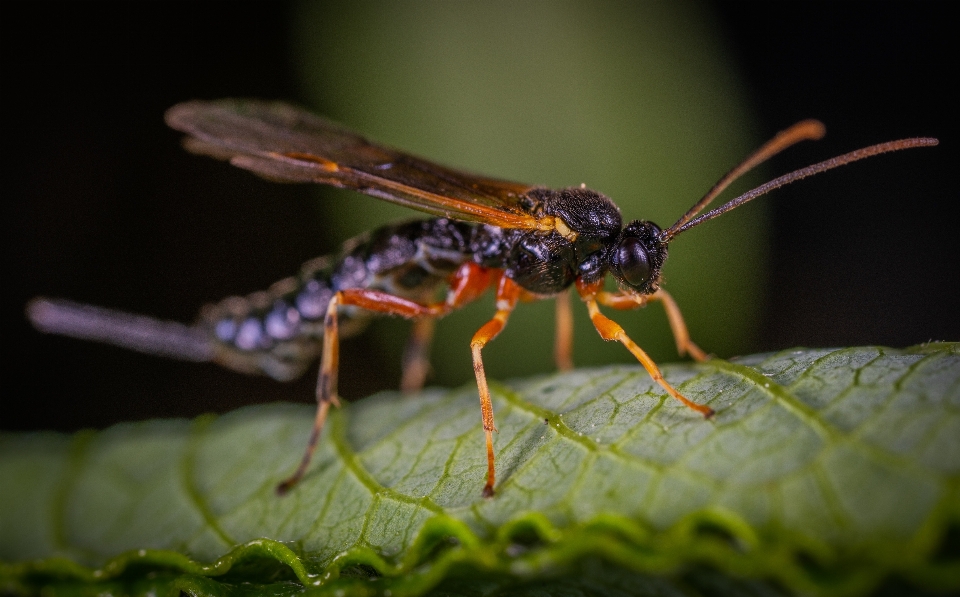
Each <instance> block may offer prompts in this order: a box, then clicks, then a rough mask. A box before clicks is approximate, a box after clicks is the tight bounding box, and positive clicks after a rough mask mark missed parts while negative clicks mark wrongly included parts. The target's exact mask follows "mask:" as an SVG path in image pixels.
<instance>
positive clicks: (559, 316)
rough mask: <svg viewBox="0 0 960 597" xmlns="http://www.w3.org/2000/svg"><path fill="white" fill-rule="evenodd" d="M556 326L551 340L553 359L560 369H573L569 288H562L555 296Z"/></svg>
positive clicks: (571, 311)
mask: <svg viewBox="0 0 960 597" xmlns="http://www.w3.org/2000/svg"><path fill="white" fill-rule="evenodd" d="M556 301H557V303H556V320H557V328H556V331H555V334H554V340H553V360H554V362H556V364H557V369H559V370H560V371H569V370H571V369H573V307H572V306H571V305H570V290H569V289H567V290H564V291H563V292H561V293H560V294H558V295H557V298H556Z"/></svg>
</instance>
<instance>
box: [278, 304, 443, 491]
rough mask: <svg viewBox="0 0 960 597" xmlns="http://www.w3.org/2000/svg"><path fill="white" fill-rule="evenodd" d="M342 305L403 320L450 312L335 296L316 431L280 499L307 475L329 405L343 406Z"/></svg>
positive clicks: (281, 486)
mask: <svg viewBox="0 0 960 597" xmlns="http://www.w3.org/2000/svg"><path fill="white" fill-rule="evenodd" d="M340 305H344V306H347V305H350V306H355V307H360V308H361V309H366V310H368V311H375V312H379V313H386V314H390V315H400V316H402V317H437V316H439V315H442V314H443V313H445V312H446V310H447V307H446V305H445V304H439V305H429V306H425V305H421V304H419V303H416V302H414V301H410V300H407V299H404V298H401V297H398V296H394V295H392V294H387V293H385V292H381V291H378V290H365V289H349V290H341V291H340V292H337V293H336V294H334V295H333V298H332V299H330V303H329V304H328V305H327V314H326V316H325V318H324V320H323V356H322V357H321V358H320V373H319V375H318V377H317V415H316V417H315V418H314V421H313V430H312V431H311V432H310V439H309V440H308V441H307V448H306V449H305V450H304V452H303V457H302V458H301V459H300V464H299V465H298V466H297V470H296V471H295V472H294V473H293V475H291V476H290V477H289V478H288V479H286V480H284V481H283V482H282V483H280V484H279V485H277V493H278V494H280V495H284V494H286V493H287V492H289V491H290V490H291V489H292V488H293V487H294V486H295V485H296V484H297V483H298V482H299V481H300V479H302V478H303V475H304V473H306V472H307V468H308V467H309V466H310V460H311V459H312V458H313V453H314V451H316V449H317V442H318V441H319V439H320V432H321V431H323V424H324V423H325V422H326V420H327V413H328V412H329V411H330V405H331V404H335V405H338V406H339V404H340V402H339V399H338V398H337V369H338V364H339V360H340V338H339V336H338V323H337V308H338V306H340Z"/></svg>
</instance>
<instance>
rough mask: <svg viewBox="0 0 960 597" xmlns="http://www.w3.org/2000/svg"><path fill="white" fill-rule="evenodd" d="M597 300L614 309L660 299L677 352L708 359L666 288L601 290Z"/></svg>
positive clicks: (641, 304) (704, 359)
mask: <svg viewBox="0 0 960 597" xmlns="http://www.w3.org/2000/svg"><path fill="white" fill-rule="evenodd" d="M596 298H597V302H599V303H600V304H601V305H606V306H607V307H612V308H614V309H621V310H625V309H636V308H638V307H643V306H644V305H646V304H647V303H648V302H649V301H660V302H662V303H663V309H664V311H666V312H667V321H669V322H670V330H671V331H672V332H673V339H674V341H675V342H676V343H677V352H678V353H679V354H680V356H683V355H685V354H689V355H690V356H691V357H692V358H693V359H694V360H695V361H700V362H703V361H706V360H707V359H708V358H710V357H708V356H707V353H705V352H703V350H702V349H701V348H700V347H699V346H697V345H696V344H694V343H693V340H691V339H690V333H689V332H688V331H687V324H686V323H684V321H683V315H682V314H681V313H680V307H678V306H677V303H676V301H674V300H673V297H672V296H670V294H669V293H668V292H667V291H666V290H664V289H662V288H661V289H659V290H657V291H656V292H654V293H653V294H650V295H635V294H629V293H611V292H606V291H600V292H598V293H597V294H596Z"/></svg>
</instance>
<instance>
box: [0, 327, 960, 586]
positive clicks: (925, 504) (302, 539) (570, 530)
mask: <svg viewBox="0 0 960 597" xmlns="http://www.w3.org/2000/svg"><path fill="white" fill-rule="evenodd" d="M664 372H665V375H666V377H667V379H668V380H670V381H671V382H672V383H674V384H676V385H677V386H678V387H679V388H680V389H681V391H682V392H683V393H684V394H686V395H687V396H688V397H690V398H691V399H693V400H696V401H698V402H703V403H708V404H710V405H711V406H712V407H713V408H714V409H716V411H717V414H716V416H715V417H714V418H713V419H711V420H704V419H702V418H701V417H699V416H696V415H695V414H694V413H692V412H691V411H689V410H687V409H686V408H684V407H683V406H682V405H679V404H678V403H676V402H675V401H673V400H672V399H670V398H668V397H666V396H665V395H664V393H663V392H662V391H661V390H660V388H659V386H657V385H656V384H654V383H653V382H652V381H651V379H650V377H649V376H648V375H647V374H646V373H645V372H644V371H643V370H642V369H640V368H638V367H628V366H615V367H607V368H600V369H591V370H581V371H575V372H571V373H564V374H559V375H552V376H547V377H539V378H534V379H529V380H518V381H513V382H510V383H507V384H504V385H498V384H494V393H495V397H494V408H495V411H496V416H497V425H498V427H499V434H498V435H497V437H496V449H497V467H498V469H497V474H498V487H497V490H498V493H497V495H496V497H494V498H493V499H487V500H485V499H483V498H481V497H480V490H481V488H482V486H483V479H484V475H485V460H484V453H483V444H482V433H481V431H480V424H479V409H478V404H477V400H476V393H475V392H476V390H475V388H474V387H472V386H466V387H463V388H461V389H458V390H452V391H443V390H430V391H427V392H424V393H423V394H422V395H420V396H419V397H416V398H415V399H414V398H402V397H399V396H397V395H395V394H392V393H391V394H380V395H377V396H373V397H371V398H368V399H365V400H363V401H360V402H357V403H354V404H350V405H347V406H346V407H344V408H342V409H340V410H339V411H337V412H336V413H335V414H334V415H333V416H332V417H331V418H330V421H329V426H328V428H327V430H326V431H325V434H324V438H323V441H322V442H321V445H320V448H319V450H318V453H317V458H316V459H315V461H314V463H313V465H312V466H311V469H310V473H309V474H308V475H307V477H306V478H305V479H304V481H303V483H302V484H301V485H300V486H298V487H297V488H296V489H295V490H294V491H293V492H292V493H291V494H290V495H289V496H287V497H284V498H278V497H276V496H275V495H274V493H273V488H274V486H275V484H276V483H277V481H278V480H279V479H281V478H282V477H284V476H285V475H286V474H287V473H289V472H290V471H291V470H292V468H293V467H294V466H295V464H296V461H297V459H298V458H299V456H300V452H301V449H302V447H303V443H304V442H305V440H306V436H307V434H308V432H309V427H310V424H311V421H312V412H311V410H310V409H309V408H308V407H305V406H294V405H285V404H274V405H267V406H261V407H253V408H244V409H241V410H238V411H236V412H233V413H230V414H228V415H224V416H220V417H213V416H208V417H201V418H199V419H197V420H194V421H187V420H165V421H146V422H141V423H128V424H122V425H117V426H114V427H111V428H110V429H107V430H105V431H102V432H84V433H79V434H76V435H73V436H66V435H61V434H54V433H37V434H6V435H3V436H0V479H2V484H0V560H2V562H3V563H2V564H0V591H7V592H21V593H36V592H39V591H41V590H44V591H45V592H46V593H48V594H51V595H66V594H94V593H96V594H104V593H107V594H109V593H124V594H136V595H139V594H164V595H168V594H169V595H172V594H178V593H179V592H181V591H184V592H186V593H188V594H198V595H240V594H244V595H245V594H248V593H256V594H268V595H288V594H294V593H301V592H307V593H310V594H316V595H337V594H341V595H345V594H387V592H389V594H391V595H394V596H396V595H423V594H427V593H428V592H430V591H431V590H434V589H435V590H437V591H443V593H444V594H454V595H460V594H463V595H474V594H493V593H496V594H517V595H520V594H529V592H530V591H532V590H535V589H538V588H543V587H546V586H553V587H557V589H556V590H557V591H560V590H561V589H560V588H559V587H565V588H564V589H563V590H564V591H567V593H568V594H626V593H627V592H629V593H632V594H650V595H653V594H657V595H662V594H677V595H693V594H734V595H737V594H743V595H748V594H749V595H756V594H771V595H773V594H784V592H787V593H789V592H807V593H815V594H827V595H860V594H864V593H866V592H869V591H870V590H872V589H874V588H876V587H878V586H881V585H883V583H890V582H897V583H902V586H906V587H913V586H920V587H924V588H928V589H937V590H957V589H958V588H960V553H958V550H957V546H956V542H957V541H956V534H957V529H958V528H960V524H958V521H960V490H958V480H960V346H958V345H957V344H946V343H939V344H927V345H922V346H918V347H914V348H911V349H907V350H893V349H887V348H873V347H867V348H851V349H843V350H835V349H834V350H827V349H824V350H795V351H788V352H781V353H775V354H761V355H754V356H749V357H744V358H741V359H736V360H733V361H724V360H720V359H716V360H712V361H709V362H707V363H702V364H689V365H672V366H667V367H665V368H664ZM744 579H766V580H768V581H769V580H772V581H775V583H776V584H775V585H770V584H765V583H764V582H760V581H758V580H744ZM758 582H759V583H760V584H758ZM544 583H548V584H544ZM558 583H559V584H558ZM776 586H779V587H782V589H775V588H774V587H776ZM478 587H481V588H478ZM482 587H485V588H482ZM628 588H629V590H628Z"/></svg>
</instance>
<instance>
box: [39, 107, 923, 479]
mask: <svg viewBox="0 0 960 597" xmlns="http://www.w3.org/2000/svg"><path fill="white" fill-rule="evenodd" d="M166 122H167V124H169V125H170V126H171V127H172V128H174V129H176V130H179V131H181V132H184V133H186V135H187V137H186V138H185V140H184V145H185V147H186V148H187V149H188V150H189V151H192V152H194V153H198V154H204V155H208V156H212V157H215V158H219V159H224V160H229V162H230V163H231V164H233V165H234V166H237V167H240V168H243V169H246V170H249V171H251V172H254V173H256V174H258V175H260V176H262V177H265V178H267V179H271V180H276V181H283V182H311V183H320V184H327V185H332V186H335V187H341V188H347V189H353V190H355V191H359V192H361V193H365V194H368V195H372V196H374V197H378V198H380V199H383V200H385V201H390V202H392V203H397V204H399V205H403V206H406V207H409V208H412V209H415V210H419V211H421V212H426V213H427V214H429V215H431V216H432V217H431V218H429V219H426V220H419V221H412V222H406V223H400V224H393V225H388V226H384V227H382V228H379V229H377V230H374V231H372V232H370V233H369V234H366V235H364V236H361V237H358V238H355V239H353V240H351V241H348V242H347V243H346V244H345V245H344V247H343V249H342V251H341V252H340V254H338V255H336V256H332V257H321V258H319V259H316V260H313V261H310V262H307V263H306V264H304V265H303V267H302V268H301V270H300V272H299V274H297V275H296V276H294V277H291V278H287V279H284V280H281V281H280V282H277V283H276V284H274V285H273V286H272V287H270V288H269V289H268V290H266V291H262V292H255V293H253V294H250V295H248V296H246V297H231V298H227V299H225V300H223V301H221V302H220V303H217V304H213V305H208V306H206V307H204V308H203V309H202V310H201V313H200V317H199V321H198V322H197V323H196V324H193V325H184V324H180V323H175V322H166V321H158V320H155V319H152V318H149V317H143V316H139V315H132V314H128V313H122V312H117V311H113V310H108V309H102V308H99V307H93V306H90V305H81V304H77V303H72V302H69V301H64V300H51V299H44V298H38V299H34V301H32V302H31V304H30V305H29V307H28V315H29V317H30V319H31V320H32V322H33V324H34V325H35V326H36V327H37V328H38V329H40V330H41V331H45V332H52V333H59V334H64V335H70V336H75V337H79V338H84V339H90V340H99V341H104V342H108V343H112V344H116V345H120V346H124V347H127V348H132V349H135V350H140V351H142V352H147V353H152V354H158V355H163V356H171V357H176V358H180V359H188V360H195V361H212V362H216V363H218V364H220V365H223V366H226V367H228V368H231V369H235V370H238V371H241V372H245V373H261V374H266V375H269V376H271V377H273V378H275V379H278V380H289V379H293V378H295V377H297V376H299V375H301V374H302V373H303V372H304V371H305V369H306V368H307V367H309V365H310V364H311V363H312V362H314V361H315V360H316V359H317V357H319V358H320V368H319V374H318V380H317V390H316V399H317V410H316V416H315V418H314V422H313V428H312V432H311V434H310V438H309V440H308V442H307V446H306V449H305V450H304V454H303V457H302V458H301V460H300V463H299V466H298V467H297V469H296V471H295V472H294V473H293V474H292V475H291V476H290V477H289V478H287V479H286V480H284V481H283V482H282V483H280V484H279V485H278V486H277V491H278V493H280V494H284V493H286V492H288V491H290V490H291V489H292V488H293V487H294V486H295V485H296V484H297V482H298V481H299V480H300V479H301V478H302V477H303V476H304V474H305V473H306V471H307V470H308V468H309V465H310V461H311V458H312V456H313V453H314V450H315V449H316V446H317V442H318V440H319V437H320V434H321V431H322V429H323V426H324V421H325V420H326V418H327V415H328V413H329V410H330V407H331V406H333V405H339V399H338V397H337V370H338V355H339V341H340V338H341V337H346V336H348V335H350V334H352V333H355V332H356V331H358V330H359V329H360V327H362V324H363V323H364V321H365V320H366V319H368V318H369V317H371V316H374V315H395V316H401V317H405V318H408V319H411V320H413V322H414V325H413V332H412V334H411V341H410V342H409V344H408V347H407V350H406V353H405V356H404V366H403V379H402V381H401V387H402V388H403V389H404V390H413V389H417V388H419V387H421V386H422V385H423V382H424V378H425V376H426V373H427V370H428V358H427V354H428V351H429V343H430V338H431V335H432V329H433V324H434V321H435V320H436V319H438V318H440V317H443V316H444V315H446V314H448V313H450V312H451V311H453V310H455V309H459V308H461V307H463V306H464V305H466V304H468V303H470V302H471V301H473V300H475V299H476V298H477V297H479V296H480V295H481V294H483V293H485V292H486V291H488V290H492V291H493V293H494V295H495V299H496V303H495V304H496V311H495V313H494V314H493V317H492V318H491V319H490V320H489V321H488V322H487V323H485V324H484V325H483V326H482V327H481V328H480V329H479V330H477V332H476V333H475V334H474V335H473V338H472V339H471V340H470V350H471V352H472V356H473V369H474V373H475V376H476V381H477V388H478V392H479V396H480V412H481V418H482V422H483V432H484V437H485V443H486V459H487V478H486V483H485V485H484V487H483V496H484V497H490V496H492V495H493V493H494V485H495V481H496V475H495V457H494V449H493V433H494V431H496V426H495V424H494V415H493V405H492V402H491V399H490V389H489V387H488V384H487V377H486V374H485V373H484V368H483V358H482V351H483V349H484V347H485V346H486V345H487V344H488V343H489V342H490V341H491V340H493V339H494V338H496V337H497V335H498V334H499V333H500V332H501V331H502V330H503V328H504V326H506V324H507V321H508V319H509V318H510V314H511V313H512V312H513V310H514V309H515V308H516V306H517V304H518V303H519V302H525V301H534V300H540V299H546V298H557V303H558V309H557V314H558V317H557V321H558V325H557V328H558V329H557V335H556V338H557V340H556V346H555V356H556V360H557V363H558V365H559V366H560V368H562V369H563V368H569V367H570V366H571V363H570V352H571V338H572V333H571V326H572V319H571V317H570V313H569V310H570V307H569V299H568V298H567V297H568V296H569V293H568V292H567V291H568V289H570V288H571V287H573V288H575V289H576V292H577V294H578V295H579V297H580V299H581V300H582V301H583V303H584V304H585V305H586V309H587V312H588V313H589V316H590V320H591V321H592V323H593V325H594V327H595V328H596V330H597V332H598V333H599V334H600V337H601V338H603V339H604V340H608V341H617V342H620V343H621V344H623V345H624V346H625V347H626V349H627V350H629V351H630V353H631V354H632V355H633V356H634V357H636V359H637V361H639V362H640V364H641V365H643V367H644V369H646V371H647V373H649V374H650V376H651V378H653V380H654V381H655V382H656V383H657V384H659V385H660V387H662V388H663V390H664V391H665V392H667V394H669V395H670V396H672V397H673V398H675V399H676V400H678V401H680V402H681V403H682V404H683V405H684V406H686V407H687V408H689V409H690V410H692V411H694V412H696V413H698V414H699V415H701V416H703V417H711V416H712V415H713V414H714V411H713V409H712V408H710V407H709V406H707V405H705V404H698V403H696V402H693V401H691V400H689V399H687V398H686V397H685V396H683V395H682V394H681V393H680V392H678V391H677V390H676V389H675V388H674V387H673V386H671V385H670V384H669V383H668V382H667V381H666V380H665V379H664V378H663V375H662V374H661V372H660V369H659V368H658V367H657V365H656V363H654V361H653V360H652V359H651V358H650V357H649V356H648V355H647V353H646V352H644V351H643V349H641V348H640V346H638V345H637V344H636V343H635V342H634V341H633V340H631V339H630V337H629V336H628V335H627V333H626V332H625V331H624V329H623V328H622V327H621V326H620V325H619V324H617V323H615V322H614V321H613V320H611V319H609V318H608V317H607V316H605V315H604V314H603V313H601V311H600V307H601V306H605V307H609V308H612V309H621V310H623V309H635V308H638V307H642V306H644V305H646V304H647V303H650V302H659V303H661V304H662V305H663V306H664V309H665V311H666V314H667V318H668V321H669V323H670V327H671V330H672V332H673V335H674V338H675V341H676V346H677V351H678V352H679V353H680V355H681V356H682V355H689V356H690V357H692V358H693V359H695V360H697V361H703V360H705V359H707V358H708V357H707V354H706V353H705V352H704V351H703V350H701V349H700V348H699V347H698V346H697V345H696V344H694V342H693V341H692V340H691V339H690V335H689V333H688V331H687V327H686V325H685V323H684V320H683V317H682V315H681V313H680V309H679V308H678V307H677V304H676V302H675V301H674V300H673V298H672V297H671V296H670V294H668V293H667V291H666V290H664V289H663V288H661V286H660V281H661V270H662V268H663V264H664V260H665V259H666V258H667V247H668V245H669V243H670V242H671V241H672V240H673V239H674V238H675V237H676V236H677V235H679V234H681V233H682V232H685V231H687V230H690V229H691V228H693V227H695V226H698V225H700V224H702V223H703V222H706V221H707V220H711V219H713V218H716V217H717V216H719V215H721V214H723V213H726V212H727V211H730V210H731V209H734V208H736V207H737V206H739V205H742V204H744V203H746V202H747V201H751V200H753V199H755V198H757V197H759V196H761V195H763V194H765V193H768V192H770V191H772V190H774V189H776V188H778V187H781V186H783V185H786V184H789V183H792V182H794V181H797V180H800V179H802V178H805V177H808V176H811V175H813V174H817V173H819V172H823V171H825V170H830V169H832V168H836V167H837V166H841V165H843V164H848V163H850V162H854V161H857V160H860V159H863V158H866V157H870V156H874V155H877V154H881V153H885V152H889V151H894V150H899V149H906V148H911V147H921V146H932V145H936V144H937V140H936V139H931V138H912V139H903V140H899V141H892V142H888V143H882V144H879V145H873V146H870V147H866V148H863V149H859V150H856V151H853V152H851V153H847V154H844V155H841V156H838V157H835V158H832V159H830V160H826V161H824V162H820V163H818V164H814V165H812V166H808V167H806V168H803V169H800V170H796V171H794V172H791V173H789V174H786V175H784V176H781V177H779V178H777V179H775V180H772V181H770V182H768V183H766V184H764V185H762V186H760V187H757V188H755V189H753V190H751V191H749V192H747V193H744V194H743V195H740V196H739V197H737V198H735V199H733V200H731V201H729V202H727V203H726V204H724V205H723V206H721V207H719V208H716V209H714V210H712V211H709V212H706V213H703V214H701V213H700V212H701V211H703V209H704V208H705V207H706V206H707V205H708V204H709V203H710V202H711V201H712V200H713V199H714V198H716V197H717V196H718V195H719V194H720V193H721V192H722V191H723V190H724V189H725V188H726V187H727V186H728V185H729V184H730V183H731V182H733V181H734V180H735V179H737V178H738V177H739V176H741V175H742V174H743V173H745V172H746V171H748V170H750V169H751V168H753V167H755V166H756V165H758V164H760V163H761V162H763V161H765V160H767V159H768V158H770V157H771V156H773V155H775V154H777V153H779V152H781V151H783V150H784V149H786V148H787V147H789V146H791V145H793V144H795V143H798V142H800V141H803V140H815V139H819V138H821V137H822V136H823V135H824V133H825V129H824V126H823V125H822V124H821V123H819V122H817V121H815V120H807V121H803V122H800V123H797V124H795V125H793V126H792V127H790V128H788V129H786V130H784V131H782V132H780V133H779V134H777V135H776V136H775V137H774V138H773V139H772V140H771V141H769V142H768V143H766V144H765V145H763V146H762V147H761V148H760V149H758V150H757V151H756V152H754V153H753V154H752V155H750V156H749V157H747V158H746V159H745V160H744V161H743V162H742V163H741V164H739V165H738V166H736V167H735V168H733V169H732V170H731V171H730V172H728V173H727V174H726V175H725V176H723V177H722V178H721V179H720V181H719V182H718V183H717V184H716V185H715V186H714V187H713V188H712V189H710V191H709V192H708V193H707V194H706V195H705V196H704V197H703V198H702V199H700V200H699V201H698V202H697V203H695V204H694V205H693V207H691V208H690V210H688V211H687V213H685V214H684V215H683V216H682V217H681V218H680V219H679V220H677V222H676V223H675V224H673V225H672V226H670V227H669V228H666V229H662V228H660V227H659V226H657V225H656V224H654V223H653V222H649V221H645V220H633V221H631V222H629V223H628V224H626V225H624V223H623V220H622V218H621V215H620V210H619V208H618V207H617V206H616V204H615V203H614V202H613V201H611V200H610V199H609V198H607V197H605V196H604V195H602V194H601V193H598V192H596V191H592V190H589V189H587V188H585V187H582V186H581V187H574V188H565V189H547V188H543V187H539V186H534V185H527V184H521V183H516V182H508V181H503V180H497V179H492V178H486V177H481V176H476V175H473V174H468V173H465V172H461V171H458V170H454V169H451V168H447V167H444V166H440V165H438V164H434V163H432V162H430V161H427V160H424V159H421V158H418V157H414V156H412V155H409V154H406V153H403V152H400V151H396V150H394V149H390V148H388V147H385V146H383V145H379V144H377V143H373V142H371V141H368V140H367V139H365V138H364V137H362V136H361V135H358V134H357V133H354V132H352V131H350V130H348V129H346V128H343V127H341V126H339V125H337V124H335V123H333V122H331V121H329V120H326V119H324V118H322V117H319V116H316V115H314V114H311V113H310V112H307V111H306V110H303V109H301V108H298V107H295V106H292V105H289V104H286V103H281V102H266V101H258V100H237V99H225V100H218V101H190V102H185V103H181V104H178V105H176V106H173V107H172V108H170V109H169V110H168V111H167V113H166ZM608 275H610V276H613V279H614V280H615V281H616V284H617V288H618V290H616V291H613V292H611V291H608V290H606V289H605V285H604V282H605V279H606V277H607V276H608Z"/></svg>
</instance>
